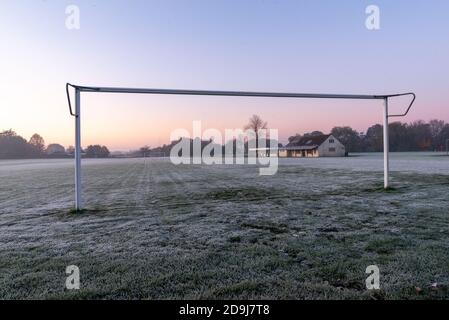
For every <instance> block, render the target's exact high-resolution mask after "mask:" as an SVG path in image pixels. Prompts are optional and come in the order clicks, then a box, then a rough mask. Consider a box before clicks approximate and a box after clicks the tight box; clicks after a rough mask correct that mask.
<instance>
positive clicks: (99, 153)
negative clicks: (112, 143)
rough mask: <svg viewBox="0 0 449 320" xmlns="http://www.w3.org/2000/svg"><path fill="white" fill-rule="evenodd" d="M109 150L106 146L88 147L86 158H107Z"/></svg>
mask: <svg viewBox="0 0 449 320" xmlns="http://www.w3.org/2000/svg"><path fill="white" fill-rule="evenodd" d="M109 154H110V152H109V150H108V148H107V147H106V146H100V145H98V144H96V145H90V146H88V147H87V149H86V157H88V158H107V157H109Z"/></svg>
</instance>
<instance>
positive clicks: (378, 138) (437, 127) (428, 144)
mask: <svg viewBox="0 0 449 320" xmlns="http://www.w3.org/2000/svg"><path fill="white" fill-rule="evenodd" d="M388 129H389V138H390V151H392V152H406V151H446V144H447V143H448V140H449V123H446V122H445V121H443V120H431V121H429V122H424V121H422V120H418V121H414V122H411V123H402V122H392V123H390V124H389V125H388ZM321 134H323V132H321V131H314V132H311V133H306V134H304V135H303V136H308V135H309V136H310V135H321ZM331 134H332V135H333V136H334V137H336V138H337V139H338V140H340V142H341V143H343V144H344V145H345V146H346V151H348V152H381V151H383V125H381V124H375V125H373V126H371V127H369V128H368V129H367V131H366V133H360V132H357V131H356V130H354V129H352V128H351V127H348V126H345V127H334V128H333V129H332V130H331ZM298 136H301V135H299V134H297V135H295V136H292V137H290V138H289V141H293V140H294V139H295V138H296V137H298Z"/></svg>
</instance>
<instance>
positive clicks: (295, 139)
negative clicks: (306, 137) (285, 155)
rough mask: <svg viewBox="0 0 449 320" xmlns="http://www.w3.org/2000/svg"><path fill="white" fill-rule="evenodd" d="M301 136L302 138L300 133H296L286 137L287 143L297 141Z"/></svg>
mask: <svg viewBox="0 0 449 320" xmlns="http://www.w3.org/2000/svg"><path fill="white" fill-rule="evenodd" d="M301 138H302V135H300V134H299V133H297V134H295V135H294V136H291V137H288V143H292V142H293V141H298V140H299V139H301Z"/></svg>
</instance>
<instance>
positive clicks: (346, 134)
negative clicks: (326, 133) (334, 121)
mask: <svg viewBox="0 0 449 320" xmlns="http://www.w3.org/2000/svg"><path fill="white" fill-rule="evenodd" d="M331 134H332V135H333V136H334V137H335V138H337V139H338V140H340V142H341V143H343V144H344V145H345V147H346V152H354V151H361V139H360V136H359V133H358V132H357V131H355V130H353V129H352V128H351V127H335V128H333V129H332V131H331Z"/></svg>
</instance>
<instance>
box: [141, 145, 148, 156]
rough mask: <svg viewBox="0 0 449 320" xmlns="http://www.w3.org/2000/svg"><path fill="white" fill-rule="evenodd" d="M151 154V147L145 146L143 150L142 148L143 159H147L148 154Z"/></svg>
mask: <svg viewBox="0 0 449 320" xmlns="http://www.w3.org/2000/svg"><path fill="white" fill-rule="evenodd" d="M149 152H150V147H149V146H144V147H142V148H140V153H141V154H142V157H144V158H145V157H147V156H148V154H149Z"/></svg>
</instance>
